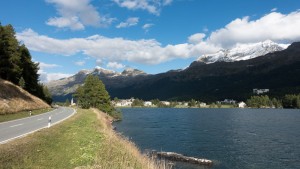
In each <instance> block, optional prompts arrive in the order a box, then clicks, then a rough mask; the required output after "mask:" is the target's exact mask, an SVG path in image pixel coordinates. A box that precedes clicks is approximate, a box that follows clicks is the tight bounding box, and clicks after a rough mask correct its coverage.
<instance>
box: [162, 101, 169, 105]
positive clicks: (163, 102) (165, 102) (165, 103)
mask: <svg viewBox="0 0 300 169" xmlns="http://www.w3.org/2000/svg"><path fill="white" fill-rule="evenodd" d="M161 103H162V104H164V105H166V106H170V105H171V103H170V102H167V101H161Z"/></svg>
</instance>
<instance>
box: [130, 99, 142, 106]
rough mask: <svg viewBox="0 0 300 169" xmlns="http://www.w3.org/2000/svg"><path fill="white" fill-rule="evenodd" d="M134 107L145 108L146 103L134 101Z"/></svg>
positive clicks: (138, 100)
mask: <svg viewBox="0 0 300 169" xmlns="http://www.w3.org/2000/svg"><path fill="white" fill-rule="evenodd" d="M131 106H132V107H143V106H144V101H143V100H140V99H134V101H133V102H132V104H131Z"/></svg>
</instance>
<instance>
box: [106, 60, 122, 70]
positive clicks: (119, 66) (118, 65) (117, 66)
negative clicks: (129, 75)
mask: <svg viewBox="0 0 300 169" xmlns="http://www.w3.org/2000/svg"><path fill="white" fill-rule="evenodd" d="M107 67H108V68H112V69H122V68H124V67H125V65H123V64H121V63H118V62H108V64H107Z"/></svg>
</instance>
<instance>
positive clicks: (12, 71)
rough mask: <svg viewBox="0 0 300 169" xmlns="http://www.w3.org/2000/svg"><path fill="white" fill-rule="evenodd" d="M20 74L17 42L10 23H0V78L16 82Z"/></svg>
mask: <svg viewBox="0 0 300 169" xmlns="http://www.w3.org/2000/svg"><path fill="white" fill-rule="evenodd" d="M21 76H22V69H21V68H20V52H19V42H18V40H17V39H16V37H15V31H14V28H13V27H12V25H7V26H2V25H0V78H2V79H5V80H9V81H11V82H13V83H14V84H18V82H19V80H20V78H21Z"/></svg>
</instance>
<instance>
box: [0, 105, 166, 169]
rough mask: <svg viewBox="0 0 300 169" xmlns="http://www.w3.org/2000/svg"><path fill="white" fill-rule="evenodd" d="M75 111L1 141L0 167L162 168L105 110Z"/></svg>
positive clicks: (40, 168) (64, 168) (66, 168)
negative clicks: (121, 132)
mask: <svg viewBox="0 0 300 169" xmlns="http://www.w3.org/2000/svg"><path fill="white" fill-rule="evenodd" d="M77 112H78V113H76V114H75V115H74V116H73V117H71V118H70V119H68V120H66V121H65V122H63V123H60V124H58V125H55V126H53V127H51V128H49V129H43V130H41V131H39V132H36V133H34V134H31V135H29V136H27V137H25V138H22V139H18V140H15V141H12V142H9V143H7V144H3V145H0V168H33V169H35V168H39V169H43V168H45V169H46V168H63V169H68V168H77V169H86V168H100V169H101V168H103V169H107V168H109V169H124V168H133V169H139V168H141V169H144V168H145V169H146V168H147V169H154V168H157V169H159V168H164V167H163V165H161V164H159V163H157V162H155V161H154V160H150V159H148V158H147V157H146V156H144V155H142V154H141V153H140V151H139V150H138V149H137V148H136V147H135V146H134V144H133V143H131V142H130V141H128V140H126V139H124V138H123V137H122V136H120V135H118V134H116V133H115V132H114V131H113V130H112V126H111V124H110V121H111V120H112V119H111V118H110V117H109V116H107V115H106V114H104V113H101V112H99V111H97V110H82V109H79V110H78V111H77Z"/></svg>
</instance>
